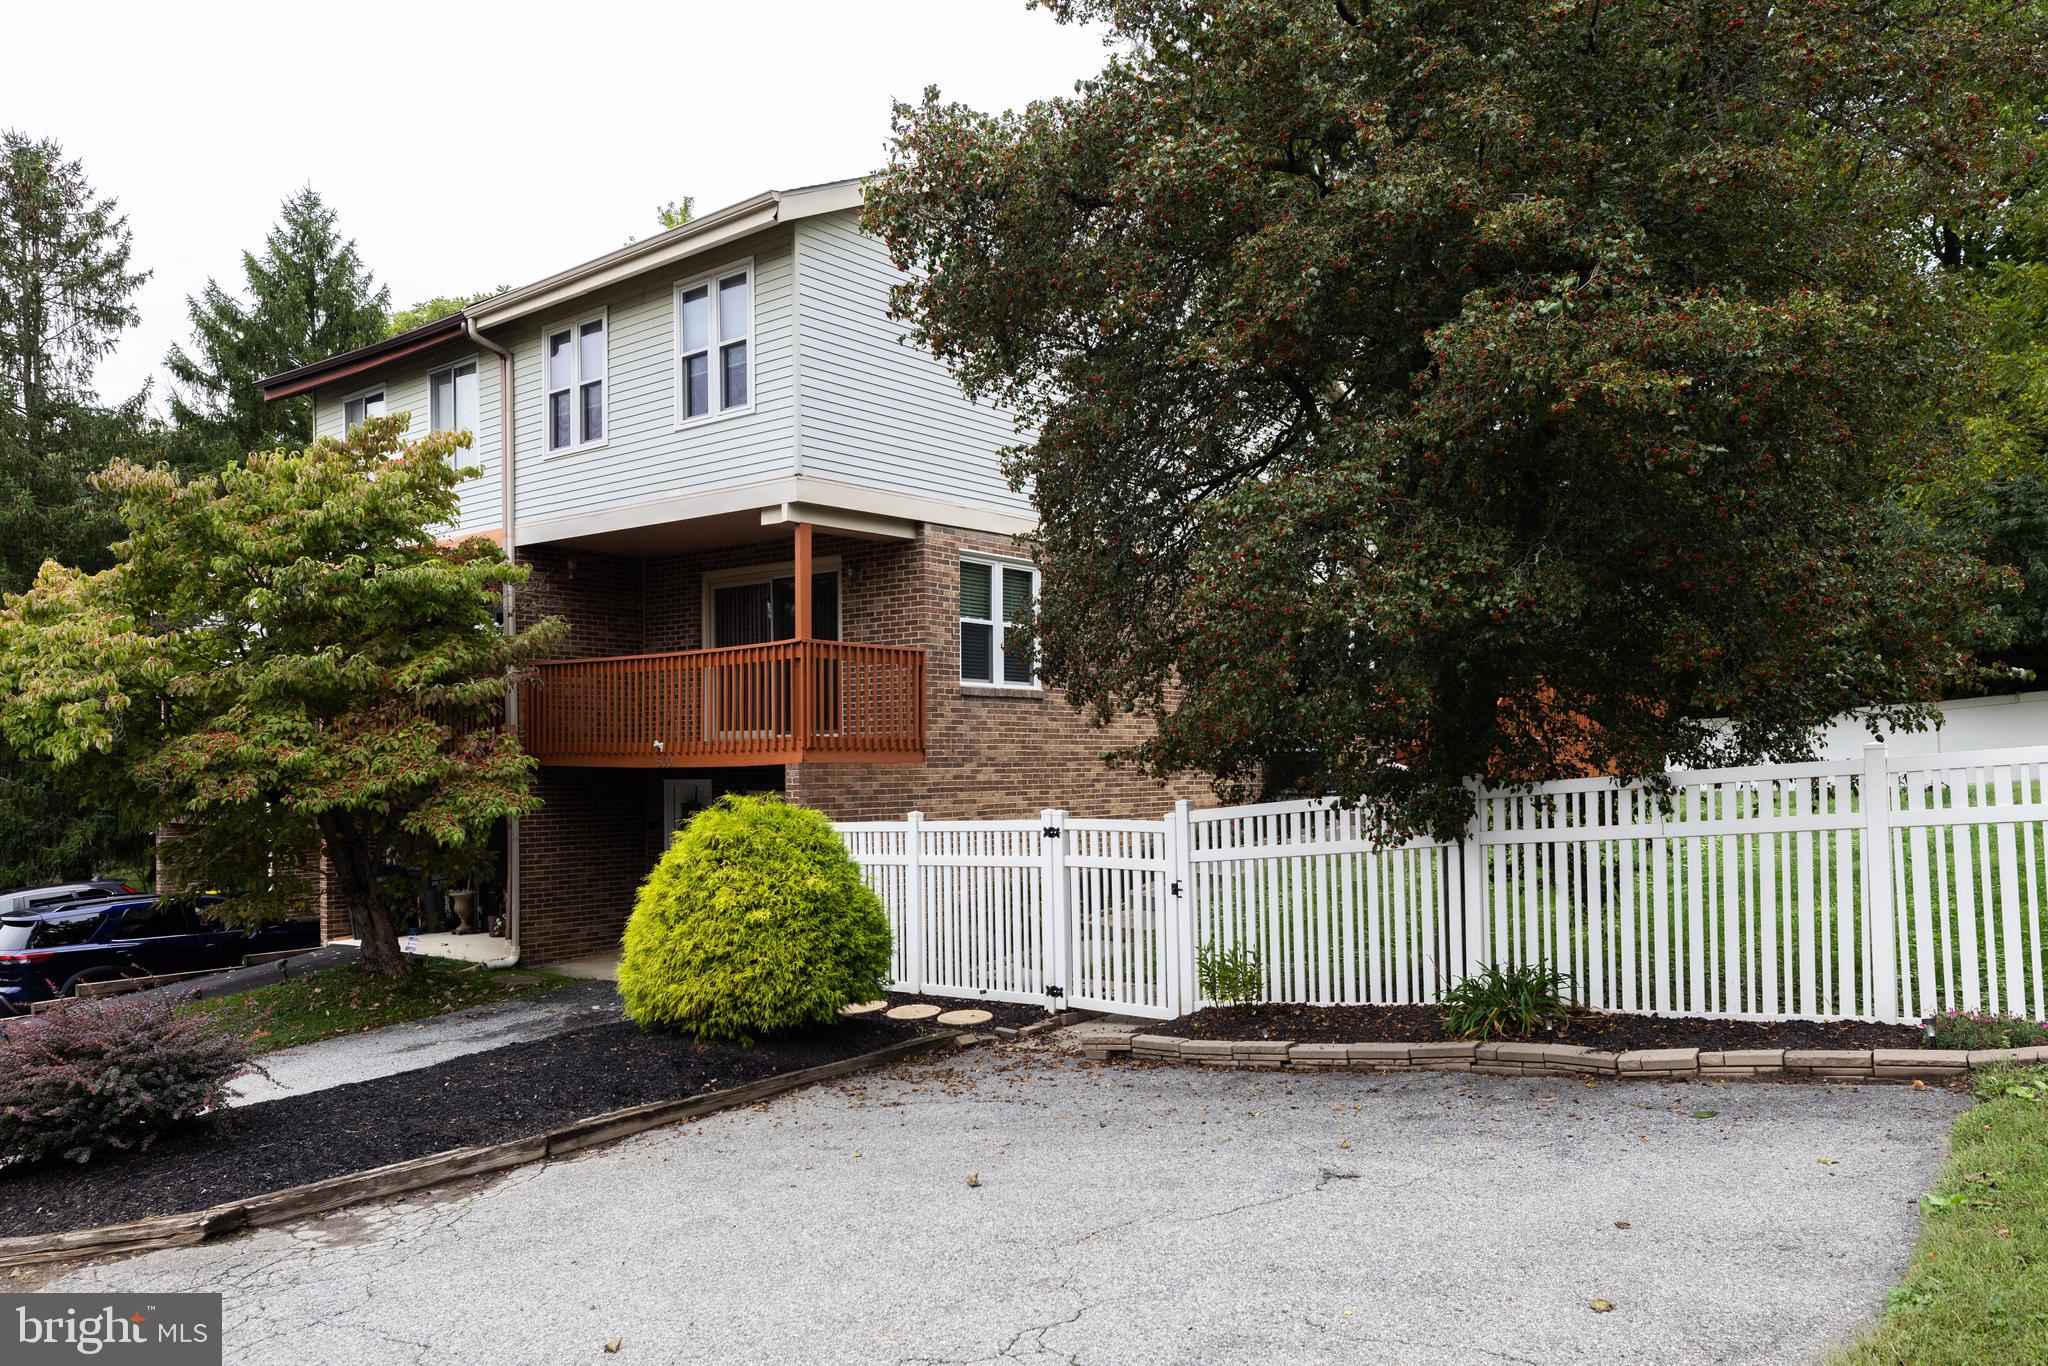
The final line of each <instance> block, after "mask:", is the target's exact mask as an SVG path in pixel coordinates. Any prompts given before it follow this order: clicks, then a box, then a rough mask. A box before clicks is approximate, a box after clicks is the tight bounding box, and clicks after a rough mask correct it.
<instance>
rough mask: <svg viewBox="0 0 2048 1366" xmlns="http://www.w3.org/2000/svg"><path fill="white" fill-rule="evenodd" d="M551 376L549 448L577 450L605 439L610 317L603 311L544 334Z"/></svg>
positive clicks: (545, 358) (544, 355) (543, 351)
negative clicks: (605, 390) (606, 346)
mask: <svg viewBox="0 0 2048 1366" xmlns="http://www.w3.org/2000/svg"><path fill="white" fill-rule="evenodd" d="M541 364H542V365H543V366H544V367H545V368H546V377H547V395H548V397H547V430H548V446H547V448H548V450H549V451H551V452H552V451H573V450H576V449H578V448H579V447H583V446H594V445H596V444H598V443H599V442H602V441H603V440H604V423H605V406H604V387H605V386H604V373H605V319H604V315H602V314H600V315H598V316H597V317H595V318H585V319H584V320H583V321H581V322H579V323H575V324H572V325H571V326H568V327H557V328H552V329H550V330H549V331H548V332H547V333H546V334H545V335H544V336H543V337H542V339H541Z"/></svg>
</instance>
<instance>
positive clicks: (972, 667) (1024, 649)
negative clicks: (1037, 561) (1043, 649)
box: [960, 559, 1038, 688]
mask: <svg viewBox="0 0 2048 1366" xmlns="http://www.w3.org/2000/svg"><path fill="white" fill-rule="evenodd" d="M1037 606H1038V571H1037V570H1036V569H1033V568H1031V567H1029V566H1028V565H1020V564H1006V563H1004V562H1003V561H1001V560H981V559H963V560H961V561H960V681H961V682H962V683H980V684H985V685H987V686H990V687H998V688H1035V687H1037V686H1038V668H1037V661H1036V660H1035V659H1033V657H1032V653H1031V647H1030V644H1029V642H1028V640H1026V638H1025V634H1024V628H1025V627H1026V626H1028V625H1029V624H1030V621H1031V614H1032V612H1033V611H1034V610H1035V609H1036V608H1037Z"/></svg>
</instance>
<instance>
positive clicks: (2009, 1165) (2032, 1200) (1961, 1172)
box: [1838, 1067, 2048, 1366]
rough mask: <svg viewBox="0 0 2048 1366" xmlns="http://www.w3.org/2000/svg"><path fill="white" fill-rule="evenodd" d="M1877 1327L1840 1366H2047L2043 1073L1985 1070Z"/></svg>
mask: <svg viewBox="0 0 2048 1366" xmlns="http://www.w3.org/2000/svg"><path fill="white" fill-rule="evenodd" d="M1977 1094H1978V1096H1979V1097H1980V1098H1981V1100H1982V1103H1981V1104H1979V1105H1977V1106H1976V1107H1975V1108H1973V1109H1971V1110H1970V1111H1968V1112H1967V1113H1965V1114H1964V1115H1963V1116H1962V1117H1961V1118H1960V1119H1958V1120H1957V1121H1956V1127H1955V1135H1954V1138H1953V1141H1952V1146H1951V1153H1950V1158H1949V1165H1948V1171H1947V1172H1945V1173H1944V1174H1943V1176H1942V1179H1941V1184H1940V1185H1939V1186H1937V1187H1936V1188H1935V1190H1934V1193H1933V1194H1932V1195H1930V1196H1928V1197H1927V1199H1926V1200H1925V1201H1923V1202H1922V1206H1921V1208H1922V1210H1923V1211H1924V1213H1923V1216H1922V1220H1923V1227H1922V1230H1921V1234H1920V1245H1919V1247H1917V1248H1915V1249H1914V1252H1913V1267H1912V1270H1911V1271H1909V1272H1908V1273H1907V1275H1906V1280H1905V1283H1904V1284H1902V1285H1901V1286H1899V1288H1898V1289H1896V1290H1894V1291H1893V1292H1892V1302H1891V1308H1890V1309H1889V1310H1888V1311H1887V1312H1886V1313H1885V1316H1884V1319H1883V1321H1882V1322H1880V1323H1879V1324H1878V1326H1877V1327H1876V1328H1874V1329H1872V1330H1871V1332H1870V1333H1869V1335H1868V1336H1867V1337H1865V1338H1864V1340H1863V1341H1862V1342H1861V1343H1859V1344H1858V1345H1857V1346H1856V1347H1855V1348H1853V1349H1852V1350H1850V1351H1848V1352H1846V1353H1844V1354H1843V1355H1842V1356H1841V1357H1840V1358H1839V1359H1838V1366H1878V1363H1885V1364H1886V1366H1891V1363H1907V1362H1911V1363H1913V1364H1914V1366H1922V1364H1923V1363H1942V1362H1954V1363H1957V1366H1963V1364H1964V1363H1968V1366H1979V1363H1983V1362H1993V1361H1997V1362H2007V1361H2010V1362H2020V1361H2048V1068H2044V1067H2034V1068H2026V1069H2021V1070H2015V1071H2005V1072H1990V1073H1986V1074H1984V1075H1983V1076H1981V1077H1979V1078H1978V1079H1977Z"/></svg>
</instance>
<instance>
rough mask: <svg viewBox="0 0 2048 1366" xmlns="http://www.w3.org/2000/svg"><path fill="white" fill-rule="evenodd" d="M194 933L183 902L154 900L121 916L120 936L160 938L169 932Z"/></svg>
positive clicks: (126, 937) (128, 937) (127, 937)
mask: <svg viewBox="0 0 2048 1366" xmlns="http://www.w3.org/2000/svg"><path fill="white" fill-rule="evenodd" d="M190 933H192V921H191V917H190V914H189V912H188V910H187V909H186V907H185V906H184V904H183V903H181V902H176V901H152V902H150V903H149V904H148V905H146V906H136V907H133V908H131V909H130V910H129V911H128V913H127V914H126V915H123V916H122V917H121V930H120V936H119V937H120V938H122V939H160V938H162V937H163V936H164V935H167V934H190Z"/></svg>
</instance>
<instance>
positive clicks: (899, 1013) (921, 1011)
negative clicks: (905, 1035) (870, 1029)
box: [889, 1005, 939, 1020]
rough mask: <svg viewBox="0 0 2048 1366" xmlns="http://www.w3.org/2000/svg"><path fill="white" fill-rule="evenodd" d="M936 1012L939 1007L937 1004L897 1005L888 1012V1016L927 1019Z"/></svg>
mask: <svg viewBox="0 0 2048 1366" xmlns="http://www.w3.org/2000/svg"><path fill="white" fill-rule="evenodd" d="M938 1013H939V1008H938V1007H937V1006H927V1005H910V1006H897V1007H896V1008H895V1009H894V1010H892V1011H890V1012H889V1018H890V1019H892V1020H929V1019H930V1018H931V1017H932V1016H934V1015H936V1014H938Z"/></svg>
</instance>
